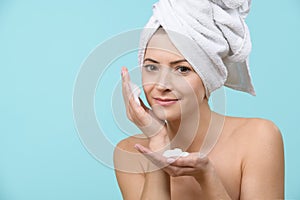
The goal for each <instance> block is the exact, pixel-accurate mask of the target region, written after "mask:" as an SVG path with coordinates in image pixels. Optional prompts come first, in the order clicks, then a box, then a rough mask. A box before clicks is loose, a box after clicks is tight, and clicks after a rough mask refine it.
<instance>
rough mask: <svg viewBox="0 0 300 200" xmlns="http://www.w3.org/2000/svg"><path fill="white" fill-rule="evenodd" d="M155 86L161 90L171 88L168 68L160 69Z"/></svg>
mask: <svg viewBox="0 0 300 200" xmlns="http://www.w3.org/2000/svg"><path fill="white" fill-rule="evenodd" d="M155 87H156V88H157V89H158V90H161V91H164V90H172V84H171V72H170V71H169V70H168V69H165V70H161V72H160V74H159V76H158V80H157V81H156V84H155Z"/></svg>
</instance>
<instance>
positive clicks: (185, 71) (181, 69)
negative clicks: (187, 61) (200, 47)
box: [176, 66, 192, 74]
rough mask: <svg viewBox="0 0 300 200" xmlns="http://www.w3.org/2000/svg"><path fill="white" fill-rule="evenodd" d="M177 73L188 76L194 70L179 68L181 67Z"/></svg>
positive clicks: (177, 69)
mask: <svg viewBox="0 0 300 200" xmlns="http://www.w3.org/2000/svg"><path fill="white" fill-rule="evenodd" d="M176 71H178V72H179V73H181V74H187V73H189V72H190V71H192V70H191V69H190V68H189V67H185V66H179V67H177V68H176Z"/></svg>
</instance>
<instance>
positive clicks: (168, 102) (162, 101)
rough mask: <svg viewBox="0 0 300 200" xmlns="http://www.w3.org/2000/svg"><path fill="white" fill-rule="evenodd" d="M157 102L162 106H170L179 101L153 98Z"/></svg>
mask: <svg viewBox="0 0 300 200" xmlns="http://www.w3.org/2000/svg"><path fill="white" fill-rule="evenodd" d="M153 99H154V100H155V102H156V103H157V104H159V105H161V106H169V105H172V104H175V103H176V102H178V101H179V99H168V98H153Z"/></svg>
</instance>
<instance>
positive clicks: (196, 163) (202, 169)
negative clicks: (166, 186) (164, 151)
mask: <svg viewBox="0 0 300 200" xmlns="http://www.w3.org/2000/svg"><path fill="white" fill-rule="evenodd" d="M135 148H136V149H137V150H138V151H139V152H141V153H142V154H143V155H144V156H145V157H146V158H147V159H148V160H150V161H151V162H152V163H153V164H155V165H156V166H158V167H161V168H162V169H163V170H164V171H165V172H167V173H168V174H169V175H170V176H173V177H177V176H193V177H195V179H196V180H197V181H198V182H201V181H203V180H204V179H205V178H206V177H208V176H209V173H210V172H211V171H212V170H213V167H212V164H211V163H210V161H209V159H208V158H207V157H203V156H201V154H199V152H197V153H196V152H195V153H190V154H189V155H188V156H186V157H179V158H177V159H174V158H166V157H164V156H162V155H161V154H159V153H154V152H152V151H151V150H150V149H148V148H146V147H144V146H142V145H140V144H136V145H135Z"/></svg>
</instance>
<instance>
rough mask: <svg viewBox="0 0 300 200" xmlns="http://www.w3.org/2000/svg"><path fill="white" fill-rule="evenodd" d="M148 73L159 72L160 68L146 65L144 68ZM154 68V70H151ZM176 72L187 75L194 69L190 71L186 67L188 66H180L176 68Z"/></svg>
mask: <svg viewBox="0 0 300 200" xmlns="http://www.w3.org/2000/svg"><path fill="white" fill-rule="evenodd" d="M143 67H144V68H145V69H146V70H147V71H148V72H153V71H158V70H159V67H157V66H155V65H152V64H148V65H144V66H143ZM151 68H152V69H151ZM180 69H181V70H186V71H184V72H181V71H179V70H180ZM175 71H176V72H178V73H180V74H187V73H189V72H191V71H192V69H190V68H189V67H186V66H178V67H176V68H175Z"/></svg>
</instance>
